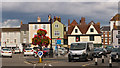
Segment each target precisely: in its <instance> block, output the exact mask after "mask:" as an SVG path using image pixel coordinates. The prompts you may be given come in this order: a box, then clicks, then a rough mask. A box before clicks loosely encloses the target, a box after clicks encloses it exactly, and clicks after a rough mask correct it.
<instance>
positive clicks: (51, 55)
mask: <svg viewBox="0 0 120 68" xmlns="http://www.w3.org/2000/svg"><path fill="white" fill-rule="evenodd" d="M48 16H49V18H50V20H49V22H50V30H51V44H50V49H49V50H50V51H49V57H50V58H53V48H52V18H51V17H50V16H51V15H50V14H49V15H48Z"/></svg>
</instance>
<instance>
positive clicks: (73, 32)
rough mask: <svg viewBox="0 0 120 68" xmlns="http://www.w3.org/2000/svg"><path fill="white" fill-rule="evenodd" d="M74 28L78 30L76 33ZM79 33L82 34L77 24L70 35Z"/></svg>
mask: <svg viewBox="0 0 120 68" xmlns="http://www.w3.org/2000/svg"><path fill="white" fill-rule="evenodd" d="M75 29H77V31H78V32H77V33H75ZM80 34H82V33H81V31H80V30H79V28H78V27H77V26H75V27H74V29H73V31H72V33H71V35H80Z"/></svg>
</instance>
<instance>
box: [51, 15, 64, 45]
mask: <svg viewBox="0 0 120 68" xmlns="http://www.w3.org/2000/svg"><path fill="white" fill-rule="evenodd" d="M64 32H66V27H65V25H64V24H63V23H61V18H60V17H57V16H56V17H55V16H54V21H53V23H52V45H55V44H56V42H57V38H58V37H59V38H61V44H62V45H63V44H64Z"/></svg>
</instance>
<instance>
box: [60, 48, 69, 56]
mask: <svg viewBox="0 0 120 68" xmlns="http://www.w3.org/2000/svg"><path fill="white" fill-rule="evenodd" d="M58 52H59V54H60V55H65V54H67V49H65V48H58Z"/></svg>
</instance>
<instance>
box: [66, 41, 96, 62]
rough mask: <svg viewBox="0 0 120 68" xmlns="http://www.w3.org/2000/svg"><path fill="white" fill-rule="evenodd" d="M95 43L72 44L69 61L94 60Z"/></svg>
mask: <svg viewBox="0 0 120 68" xmlns="http://www.w3.org/2000/svg"><path fill="white" fill-rule="evenodd" d="M93 49H94V46H93V43H91V42H75V43H71V46H70V49H69V53H68V60H69V62H71V61H72V60H81V59H84V60H88V59H91V60H93V55H92V53H93Z"/></svg>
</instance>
